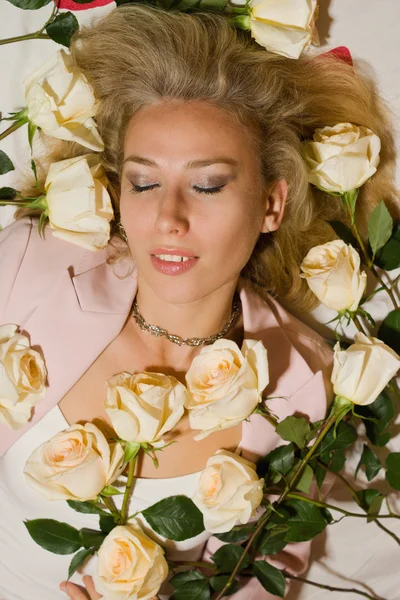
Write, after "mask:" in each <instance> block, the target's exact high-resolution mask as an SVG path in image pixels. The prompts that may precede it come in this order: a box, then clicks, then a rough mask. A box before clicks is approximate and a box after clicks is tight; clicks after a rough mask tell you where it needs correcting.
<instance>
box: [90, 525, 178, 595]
mask: <svg viewBox="0 0 400 600" xmlns="http://www.w3.org/2000/svg"><path fill="white" fill-rule="evenodd" d="M167 576H168V565H167V562H166V560H165V558H164V550H163V549H162V548H161V547H160V546H159V545H158V544H156V543H155V542H153V540H151V539H150V538H149V537H148V536H147V535H146V534H145V533H144V532H143V531H142V530H141V528H140V527H139V525H138V524H137V522H136V521H133V522H131V523H129V525H125V526H118V527H115V528H114V529H113V530H112V531H111V533H109V534H108V536H107V537H106V539H105V540H104V542H103V543H102V545H101V547H100V550H99V553H98V562H97V572H96V573H95V575H94V577H93V580H94V585H95V588H96V590H97V591H98V592H99V593H100V594H103V596H104V598H107V600H150V598H154V596H156V594H157V592H158V590H159V589H160V587H161V584H162V582H163V581H164V580H165V579H166V578H167Z"/></svg>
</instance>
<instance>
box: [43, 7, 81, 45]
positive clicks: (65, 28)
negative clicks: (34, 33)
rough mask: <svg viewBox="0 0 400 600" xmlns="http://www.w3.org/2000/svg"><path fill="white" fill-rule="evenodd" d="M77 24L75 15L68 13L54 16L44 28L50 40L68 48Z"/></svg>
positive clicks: (76, 29)
mask: <svg viewBox="0 0 400 600" xmlns="http://www.w3.org/2000/svg"><path fill="white" fill-rule="evenodd" d="M78 29H79V23H78V20H77V18H76V17H75V15H73V14H72V12H70V11H68V12H65V13H61V14H59V15H57V16H56V18H55V19H54V21H52V22H51V23H49V24H48V25H47V27H46V33H47V35H49V36H50V37H51V39H52V40H54V41H55V42H57V44H61V45H62V46H66V47H67V48H69V46H70V43H71V38H72V36H73V35H74V33H75V31H78Z"/></svg>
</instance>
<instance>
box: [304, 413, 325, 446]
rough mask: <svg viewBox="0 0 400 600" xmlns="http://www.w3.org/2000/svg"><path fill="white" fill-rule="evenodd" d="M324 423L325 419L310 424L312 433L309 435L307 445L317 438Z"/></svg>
mask: <svg viewBox="0 0 400 600" xmlns="http://www.w3.org/2000/svg"><path fill="white" fill-rule="evenodd" d="M322 423H324V420H323V419H322V420H321V421H315V422H314V423H310V431H309V433H308V434H307V439H306V443H307V444H309V443H310V442H311V440H313V439H314V438H315V437H317V434H318V432H319V430H320V429H321V425H322Z"/></svg>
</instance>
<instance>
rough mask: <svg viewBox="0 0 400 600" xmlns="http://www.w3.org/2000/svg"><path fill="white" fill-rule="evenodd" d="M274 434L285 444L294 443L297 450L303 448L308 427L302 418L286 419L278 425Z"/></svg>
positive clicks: (292, 417) (308, 431)
mask: <svg viewBox="0 0 400 600" xmlns="http://www.w3.org/2000/svg"><path fill="white" fill-rule="evenodd" d="M276 433H277V434H278V435H280V436H281V438H282V439H283V440H285V441H286V442H294V443H295V444H296V446H298V447H299V448H304V446H305V445H306V443H307V435H308V434H309V433H310V425H309V424H308V422H307V421H306V419H305V418H304V417H294V416H291V417H286V419H284V420H283V421H281V422H280V423H279V424H278V426H277V428H276Z"/></svg>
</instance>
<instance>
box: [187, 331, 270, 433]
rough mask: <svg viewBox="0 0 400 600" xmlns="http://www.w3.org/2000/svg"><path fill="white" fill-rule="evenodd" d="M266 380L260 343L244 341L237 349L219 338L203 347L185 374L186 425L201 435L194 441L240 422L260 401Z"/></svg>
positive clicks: (233, 344)
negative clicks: (240, 347)
mask: <svg viewBox="0 0 400 600" xmlns="http://www.w3.org/2000/svg"><path fill="white" fill-rule="evenodd" d="M268 381H269V374H268V359H267V351H266V349H265V348H264V346H263V344H262V342H260V341H256V340H244V342H243V345H242V349H241V350H240V349H239V347H238V345H237V344H235V342H232V341H230V340H225V339H222V340H217V341H216V342H214V344H212V345H210V346H206V347H205V348H203V349H202V351H201V352H200V354H198V355H197V356H196V357H195V358H194V360H193V362H192V364H191V366H190V368H189V370H188V372H187V373H186V384H187V390H188V394H187V402H186V407H187V409H188V410H189V422H190V426H191V428H192V429H200V430H201V431H202V432H203V433H202V434H200V435H198V436H196V438H195V439H201V438H203V437H205V436H206V435H208V434H209V433H211V432H212V431H217V430H219V429H225V428H227V427H233V426H235V425H237V424H238V423H241V422H242V421H243V420H244V419H246V418H247V417H248V416H249V415H250V414H251V413H252V412H253V410H254V408H255V407H256V406H257V404H258V403H259V402H260V401H261V394H262V392H263V390H264V389H265V387H266V386H267V385H268Z"/></svg>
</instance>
